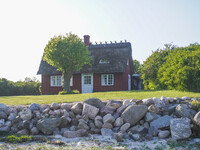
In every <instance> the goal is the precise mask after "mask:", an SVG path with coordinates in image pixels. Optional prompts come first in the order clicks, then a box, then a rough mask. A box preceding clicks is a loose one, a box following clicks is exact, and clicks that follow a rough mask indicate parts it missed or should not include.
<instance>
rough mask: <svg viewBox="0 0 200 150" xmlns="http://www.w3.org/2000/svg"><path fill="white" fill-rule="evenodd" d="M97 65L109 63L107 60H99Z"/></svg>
mask: <svg viewBox="0 0 200 150" xmlns="http://www.w3.org/2000/svg"><path fill="white" fill-rule="evenodd" d="M99 63H100V64H109V63H110V62H109V61H108V60H107V59H100V60H99Z"/></svg>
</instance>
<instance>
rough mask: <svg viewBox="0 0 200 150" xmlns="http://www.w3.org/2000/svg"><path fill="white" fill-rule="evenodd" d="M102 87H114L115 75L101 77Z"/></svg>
mask: <svg viewBox="0 0 200 150" xmlns="http://www.w3.org/2000/svg"><path fill="white" fill-rule="evenodd" d="M101 85H104V86H111V85H114V75H113V74H102V75H101Z"/></svg>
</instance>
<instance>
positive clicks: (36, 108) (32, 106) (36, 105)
mask: <svg viewBox="0 0 200 150" xmlns="http://www.w3.org/2000/svg"><path fill="white" fill-rule="evenodd" d="M29 109H30V110H31V111H35V110H39V109H40V105H39V104H36V103H33V104H31V106H30V107H29Z"/></svg>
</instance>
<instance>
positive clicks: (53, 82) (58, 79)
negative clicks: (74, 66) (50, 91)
mask: <svg viewBox="0 0 200 150" xmlns="http://www.w3.org/2000/svg"><path fill="white" fill-rule="evenodd" d="M50 86H56V87H60V86H62V76H61V75H54V76H50ZM70 86H73V76H72V77H71V79H70Z"/></svg>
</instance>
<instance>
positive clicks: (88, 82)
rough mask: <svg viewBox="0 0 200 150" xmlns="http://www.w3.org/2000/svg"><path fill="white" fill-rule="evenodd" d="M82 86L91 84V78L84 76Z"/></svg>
mask: <svg viewBox="0 0 200 150" xmlns="http://www.w3.org/2000/svg"><path fill="white" fill-rule="evenodd" d="M84 84H91V76H84Z"/></svg>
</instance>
